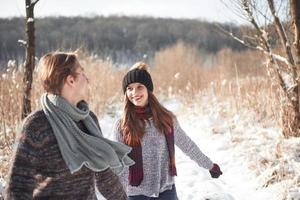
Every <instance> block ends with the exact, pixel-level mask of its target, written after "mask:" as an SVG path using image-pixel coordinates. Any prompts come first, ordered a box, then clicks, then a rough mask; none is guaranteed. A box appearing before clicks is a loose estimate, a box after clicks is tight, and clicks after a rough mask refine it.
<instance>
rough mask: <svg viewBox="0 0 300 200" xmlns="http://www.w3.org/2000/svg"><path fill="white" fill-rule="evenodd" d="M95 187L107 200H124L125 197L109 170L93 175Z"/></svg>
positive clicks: (120, 186) (115, 176) (114, 176)
mask: <svg viewBox="0 0 300 200" xmlns="http://www.w3.org/2000/svg"><path fill="white" fill-rule="evenodd" d="M95 177H96V186H97V188H98V190H99V192H100V193H101V194H102V195H103V196H104V197H105V198H106V199H107V200H126V199H127V196H126V193H125V191H124V189H123V186H122V184H121V182H120V180H119V178H118V176H117V175H116V174H114V173H113V171H112V170H111V169H106V170H105V171H102V172H97V173H95Z"/></svg>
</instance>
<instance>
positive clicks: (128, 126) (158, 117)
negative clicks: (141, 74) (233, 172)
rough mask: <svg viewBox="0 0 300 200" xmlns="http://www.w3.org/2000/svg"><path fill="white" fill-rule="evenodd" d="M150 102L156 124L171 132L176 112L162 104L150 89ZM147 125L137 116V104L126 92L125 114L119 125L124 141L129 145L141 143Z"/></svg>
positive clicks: (161, 129) (160, 128)
mask: <svg viewBox="0 0 300 200" xmlns="http://www.w3.org/2000/svg"><path fill="white" fill-rule="evenodd" d="M148 104H149V107H150V109H151V112H152V120H153V124H154V126H155V127H156V128H157V129H158V130H159V131H160V132H161V133H163V134H167V133H169V132H170V130H171V128H172V126H173V118H174V114H173V113H172V112H171V111H169V110H167V109H166V108H165V107H164V106H162V105H161V104H160V103H159V101H158V100H157V98H156V97H155V96H154V94H153V93H152V92H151V91H148ZM145 126H146V124H145V121H144V120H142V119H139V118H138V117H137V116H136V113H135V106H134V105H133V104H132V103H131V102H130V101H129V99H128V97H127V95H126V94H125V106H124V114H123V117H122V120H121V123H120V126H119V127H118V128H119V131H120V132H121V133H122V137H123V141H124V143H125V144H127V145H129V146H137V145H140V143H141V139H142V138H143V136H144V134H145Z"/></svg>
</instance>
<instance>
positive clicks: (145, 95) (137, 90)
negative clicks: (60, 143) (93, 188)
mask: <svg viewBox="0 0 300 200" xmlns="http://www.w3.org/2000/svg"><path fill="white" fill-rule="evenodd" d="M122 87H123V92H124V94H125V106H124V112H123V117H122V118H121V119H119V120H117V123H116V126H115V129H114V136H115V139H116V140H118V141H119V142H122V143H125V144H127V145H129V146H130V147H132V151H131V153H130V157H131V158H132V159H133V160H134V161H135V164H134V165H132V166H130V167H129V169H128V168H127V170H124V172H123V173H122V174H121V175H120V180H121V182H122V184H123V186H124V188H125V190H126V192H127V195H128V197H129V200H150V199H160V200H175V199H177V194H176V188H175V182H174V176H175V175H177V172H176V163H175V148H174V145H177V146H178V147H179V148H180V149H181V150H182V151H183V152H184V153H185V154H186V155H188V156H189V157H190V158H191V159H192V160H194V161H195V162H196V163H197V164H198V165H199V166H200V167H203V168H206V169H208V170H209V172H210V174H211V176H212V177H213V178H218V177H219V176H220V175H221V174H222V172H221V170H220V168H219V166H218V165H217V164H214V163H213V162H212V161H211V160H210V159H209V158H208V157H207V156H206V155H204V154H203V153H202V152H201V150H200V149H199V148H198V147H197V146H196V144H195V143H194V142H193V141H192V140H191V139H190V138H189V137H188V136H187V134H186V133H185V132H184V131H183V130H182V129H181V127H180V125H179V123H178V121H177V119H176V116H175V115H174V114H173V113H172V112H171V111H169V110H167V109H166V108H165V107H164V106H162V105H161V104H160V103H159V102H158V100H157V98H156V97H155V96H154V94H153V83H152V79H151V76H150V74H149V73H148V71H147V69H146V64H145V63H142V62H138V63H136V64H135V65H134V66H133V67H132V69H131V70H130V71H129V72H128V73H127V74H126V75H125V76H124V78H123V84H122Z"/></svg>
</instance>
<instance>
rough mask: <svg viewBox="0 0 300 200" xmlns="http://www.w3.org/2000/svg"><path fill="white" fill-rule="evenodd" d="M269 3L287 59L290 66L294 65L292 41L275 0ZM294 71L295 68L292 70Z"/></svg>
mask: <svg viewBox="0 0 300 200" xmlns="http://www.w3.org/2000/svg"><path fill="white" fill-rule="evenodd" d="M268 4H269V8H270V10H271V13H272V16H273V19H274V25H275V27H276V31H277V34H278V35H279V37H280V41H281V44H282V47H283V48H284V50H285V54H286V55H287V59H288V62H289V64H288V65H289V66H291V67H294V65H295V62H294V58H293V54H292V50H291V45H290V42H289V41H288V39H287V35H286V33H285V30H284V28H283V26H282V24H281V21H280V20H279V17H278V16H277V15H276V11H275V7H274V1H273V0H268ZM292 71H294V70H292ZM294 77H296V75H295V74H294Z"/></svg>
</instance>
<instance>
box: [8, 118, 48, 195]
mask: <svg viewBox="0 0 300 200" xmlns="http://www.w3.org/2000/svg"><path fill="white" fill-rule="evenodd" d="M38 124H39V121H38V117H37V116H36V115H33V116H29V117H28V118H26V119H25V121H24V124H23V127H22V131H21V134H20V136H19V139H18V142H17V144H16V149H15V152H14V154H13V157H12V161H11V167H10V172H9V176H8V184H7V187H6V190H5V194H4V197H5V199H9V200H16V199H32V198H33V190H34V189H35V187H36V179H35V176H36V174H37V169H38V168H39V166H40V152H41V149H42V148H43V147H42V144H43V142H42V141H41V140H42V139H41V137H39V134H38V129H39V128H38Z"/></svg>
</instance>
